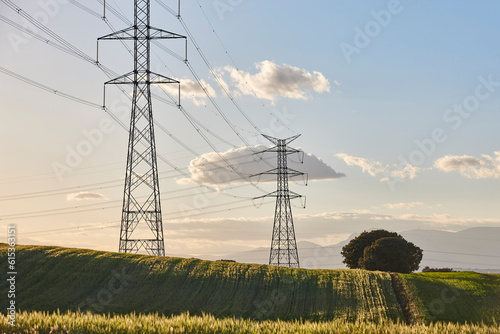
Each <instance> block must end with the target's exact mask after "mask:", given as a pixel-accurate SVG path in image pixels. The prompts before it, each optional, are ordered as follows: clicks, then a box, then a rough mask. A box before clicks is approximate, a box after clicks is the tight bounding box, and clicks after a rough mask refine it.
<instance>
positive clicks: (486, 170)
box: [434, 151, 500, 179]
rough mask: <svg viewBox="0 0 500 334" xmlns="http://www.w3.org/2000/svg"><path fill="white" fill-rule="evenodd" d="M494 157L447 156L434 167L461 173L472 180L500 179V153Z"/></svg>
mask: <svg viewBox="0 0 500 334" xmlns="http://www.w3.org/2000/svg"><path fill="white" fill-rule="evenodd" d="M493 154H494V156H490V155H487V154H482V155H481V158H477V157H473V156H470V155H462V156H458V155H446V156H444V157H442V158H439V159H437V160H436V161H435V162H434V167H435V168H437V169H439V170H441V171H444V172H459V173H460V174H461V175H462V176H465V177H467V178H470V179H487V178H499V177H500V151H497V152H493Z"/></svg>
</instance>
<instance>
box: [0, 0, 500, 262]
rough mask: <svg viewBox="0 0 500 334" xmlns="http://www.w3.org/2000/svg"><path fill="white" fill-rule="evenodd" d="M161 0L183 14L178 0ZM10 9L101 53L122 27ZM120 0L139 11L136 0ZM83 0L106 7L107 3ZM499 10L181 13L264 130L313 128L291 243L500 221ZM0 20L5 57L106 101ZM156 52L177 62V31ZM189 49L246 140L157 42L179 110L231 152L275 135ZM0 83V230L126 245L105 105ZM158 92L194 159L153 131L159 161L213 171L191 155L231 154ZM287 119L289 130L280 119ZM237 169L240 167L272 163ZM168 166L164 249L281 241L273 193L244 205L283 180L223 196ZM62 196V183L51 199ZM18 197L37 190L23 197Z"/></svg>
mask: <svg viewBox="0 0 500 334" xmlns="http://www.w3.org/2000/svg"><path fill="white" fill-rule="evenodd" d="M81 3H83V2H81ZM117 3H118V4H119V6H118V5H117ZM162 3H163V4H166V5H168V6H170V7H171V8H174V9H176V1H170V0H163V1H162ZM44 4H49V5H44ZM16 5H17V6H19V7H20V8H22V9H23V10H24V11H26V12H27V13H28V14H30V15H31V16H34V17H38V18H39V19H41V20H42V21H44V22H43V23H44V24H45V25H46V26H47V27H48V28H49V29H51V30H52V31H53V32H55V33H56V34H57V35H58V36H61V37H62V38H64V39H65V40H66V41H68V42H70V43H71V44H72V45H74V46H76V47H77V48H78V49H80V50H82V51H83V52H84V53H86V54H88V55H89V56H91V57H95V55H96V39H97V37H100V36H102V35H106V34H108V33H110V32H111V28H110V27H109V26H108V25H106V23H105V22H104V21H103V20H101V19H100V18H98V17H96V16H93V15H91V14H89V13H87V12H85V11H83V10H82V9H80V8H78V7H77V6H75V5H73V4H70V3H65V2H64V1H62V0H61V1H56V0H54V1H46V2H44V1H40V2H37V1H20V2H17V4H16ZM110 5H111V6H113V8H116V9H117V10H120V11H123V13H124V15H125V16H127V17H128V18H130V19H131V18H132V17H131V10H132V2H131V1H129V2H122V1H120V2H114V1H111V2H110ZM199 5H201V7H202V9H203V10H201V9H200V6H199ZM85 6H87V7H88V8H89V9H91V10H93V11H95V12H96V13H98V14H100V13H101V12H102V6H101V5H100V4H99V3H98V2H97V1H90V2H85ZM499 7H500V4H498V2H495V1H482V2H481V3H480V4H478V3H474V2H472V1H451V0H450V1H439V2H436V1H424V0H420V1H417V0H414V1H403V0H401V1H363V2H353V1H321V2H315V3H314V4H311V3H310V2H309V3H308V2H305V1H248V0H241V1H229V0H220V1H204V0H198V1H189V2H186V3H183V4H182V11H181V14H182V18H183V20H184V22H185V24H186V26H187V27H188V28H189V30H190V32H191V33H192V35H193V36H194V38H195V40H196V42H197V43H198V45H199V46H200V48H201V50H202V51H203V53H204V54H205V55H206V57H207V59H208V60H209V62H210V65H211V66H212V67H213V68H214V70H215V72H217V75H218V77H219V78H220V79H221V80H223V82H224V83H225V84H226V85H227V88H228V90H229V91H230V92H231V96H233V97H234V98H235V101H237V104H238V105H239V106H241V108H242V109H243V110H244V112H245V113H246V114H247V115H248V116H249V118H250V119H251V120H252V122H253V123H254V124H255V125H256V126H257V129H258V130H260V131H264V132H266V131H270V134H272V135H274V136H277V137H288V136H292V135H294V134H296V133H300V134H302V136H301V137H300V138H299V139H297V140H296V141H294V142H293V146H295V147H300V148H302V149H303V150H304V151H305V152H306V153H307V154H308V155H309V156H308V157H309V160H308V161H309V162H308V163H305V164H304V165H299V166H297V168H303V169H305V170H306V171H307V172H309V173H310V174H311V178H312V179H313V180H312V181H311V182H310V183H309V185H308V186H307V187H304V186H303V185H302V184H301V182H300V180H297V182H296V183H295V182H291V183H290V186H291V188H292V190H294V191H296V192H299V193H301V194H303V195H305V196H307V207H306V209H301V208H300V207H297V208H294V215H295V217H296V219H295V222H296V230H297V240H298V241H301V240H307V241H312V242H317V243H320V244H328V243H334V242H337V241H340V240H343V239H344V238H345V237H347V236H348V235H349V234H350V233H355V232H360V231H362V230H363V229H366V228H370V227H382V228H388V229H392V230H395V231H402V230H405V229H411V228H425V229H444V230H451V231H456V230H460V229H464V228H467V227H472V226H500V214H499V213H498V210H497V207H498V204H497V203H498V201H499V199H500V198H499V197H500V196H499V192H498V186H499V180H498V178H499V177H500V158H499V156H498V155H496V154H495V152H496V151H500V149H499V146H498V143H499V142H500V134H499V132H498V131H497V130H496V129H497V127H498V124H500V115H499V105H500V70H499V61H500V38H499V36H498V31H500V23H499V21H498V19H497V18H496V13H498V11H499V9H500V8H499ZM0 8H1V11H0V13H1V15H2V16H3V17H6V18H8V19H10V20H12V21H14V22H17V23H19V24H20V25H24V26H25V27H28V28H29V29H33V28H32V27H33V26H32V25H30V24H27V23H25V21H24V19H23V18H21V17H20V15H18V14H17V13H16V12H15V11H13V10H11V9H9V8H8V7H7V6H6V4H5V3H0ZM152 11H153V15H152V25H154V26H156V27H159V28H164V29H166V30H170V31H173V32H176V33H179V34H183V35H186V32H185V31H184V28H183V26H182V25H181V24H180V23H179V22H178V21H177V19H176V18H175V16H173V15H172V14H171V13H169V12H168V11H166V10H164V8H162V7H161V6H160V5H159V4H158V3H157V2H156V1H152ZM205 15H206V16H207V17H208V20H207V19H206V17H205ZM97 16H98V15H97ZM107 17H108V19H109V22H110V24H111V25H112V26H113V27H114V28H115V29H121V28H124V27H126V24H125V23H123V22H121V21H120V20H118V19H117V18H116V17H115V16H114V15H113V14H112V13H111V12H110V11H109V10H108V14H107ZM0 27H1V29H0V43H1V44H2V53H1V54H0V64H1V66H2V67H3V68H5V69H8V70H10V71H13V72H15V73H17V74H19V75H22V76H24V77H27V78H29V79H31V80H34V81H36V82H38V83H42V84H44V85H46V86H48V87H51V88H53V89H56V90H58V91H61V92H64V93H66V94H70V95H72V96H76V97H78V98H81V99H84V100H87V101H91V102H93V103H95V104H97V105H101V104H102V102H101V101H102V96H103V89H102V87H103V83H104V82H105V81H107V80H109V79H108V77H106V76H105V75H104V74H103V72H102V71H100V70H99V69H98V68H96V67H95V66H93V65H92V64H90V63H88V62H85V61H82V60H81V59H78V58H77V57H74V56H72V55H69V54H67V53H64V52H61V51H60V50H57V49H55V48H52V47H50V46H49V45H47V43H43V42H41V41H39V40H36V39H34V38H26V37H23V36H22V33H21V32H20V31H19V30H17V29H15V28H14V27H13V26H12V25H9V24H7V23H5V21H1V22H0ZM212 27H213V29H215V32H216V33H214V32H213V29H212ZM39 34H40V35H42V36H44V38H47V39H50V40H53V37H50V36H48V35H46V34H45V33H44V32H42V31H40V32H39ZM13 41H15V42H13ZM221 42H222V44H223V45H221ZM16 43H17V44H16ZM162 45H164V46H166V47H168V48H169V49H171V50H172V51H174V52H176V53H178V54H180V55H183V44H182V42H172V41H168V42H162ZM129 46H130V45H129ZM188 48H189V51H188V59H189V61H190V64H191V66H192V68H193V69H194V70H195V71H196V73H197V74H198V76H199V77H200V78H201V79H202V80H203V81H202V83H203V85H204V86H205V87H206V88H207V89H208V90H209V91H210V92H211V94H212V96H213V98H214V100H215V101H216V102H217V105H218V106H219V107H220V108H221V110H222V111H223V112H224V114H225V115H227V118H228V119H229V121H230V123H231V124H232V126H233V127H234V129H235V130H236V132H237V133H238V134H239V135H240V136H241V137H244V138H245V141H246V143H245V142H243V141H242V140H241V139H240V138H239V137H238V136H237V134H236V133H235V131H232V130H231V127H230V126H229V125H228V124H226V122H225V121H224V120H223V118H222V117H221V116H220V113H219V112H217V110H216V109H215V107H214V106H213V105H211V103H210V102H209V100H208V99H207V98H206V96H204V95H203V94H201V93H200V88H199V86H198V85H197V83H196V82H194V81H193V80H194V77H193V76H192V75H191V73H190V71H189V70H188V68H187V67H186V66H185V65H184V64H183V62H182V61H179V60H178V59H176V58H174V57H172V56H170V55H168V54H167V53H165V52H164V51H162V50H161V49H160V48H158V47H156V46H153V49H154V53H153V54H152V68H153V69H154V70H155V71H157V72H160V73H162V74H165V75H167V76H171V77H176V78H179V79H180V80H181V81H182V82H183V84H182V89H183V96H182V102H183V106H184V107H185V109H186V110H187V111H188V112H189V114H190V115H193V117H195V118H196V120H197V121H199V122H200V123H201V124H203V126H205V127H207V128H208V129H210V131H211V132H212V133H216V134H217V135H218V136H219V138H216V137H214V136H212V135H210V134H207V136H208V137H209V138H210V141H211V143H212V144H213V145H215V147H216V148H217V150H218V151H220V152H222V154H223V155H227V156H233V157H234V156H235V155H237V154H239V152H247V153H248V152H251V151H252V149H255V147H254V146H256V145H268V143H267V142H266V141H265V140H262V139H261V138H259V137H258V131H257V129H255V128H253V126H252V124H250V123H249V122H248V121H246V120H245V118H244V117H243V116H242V114H241V113H240V112H239V111H238V109H237V108H236V107H235V106H234V105H233V104H232V103H231V101H230V99H229V98H228V97H227V96H226V95H225V93H224V91H223V90H222V89H221V87H220V86H219V85H218V83H217V81H216V80H215V79H214V76H213V75H212V74H211V73H210V71H209V69H208V68H207V66H206V65H205V63H204V62H203V61H202V59H201V57H200V55H199V54H198V53H197V51H196V49H195V48H194V47H193V44H191V43H190V44H189V46H188ZM346 50H350V51H346ZM352 50H355V51H352ZM99 51H100V55H99V57H100V59H99V60H100V62H101V63H102V64H104V65H106V66H109V67H110V68H111V69H112V70H114V71H115V72H117V73H120V74H121V73H126V72H129V71H130V70H131V69H132V66H133V62H132V58H131V57H130V56H128V54H127V51H126V50H125V48H124V47H123V46H122V45H121V44H120V43H119V42H111V41H107V42H102V43H101V44H100V46H99ZM226 51H227V54H226ZM232 75H233V76H232ZM0 76H1V80H0V94H1V99H2V104H1V116H2V122H1V125H0V126H1V127H0V136H1V137H2V138H1V139H2V143H3V144H2V146H1V147H2V151H1V154H2V164H1V167H2V177H1V178H0V183H1V184H2V188H1V189H2V194H1V196H2V201H0V212H1V214H0V218H1V219H2V223H1V224H0V225H1V226H2V227H3V228H5V227H6V225H7V224H9V223H16V224H17V225H18V227H19V230H20V234H19V235H20V241H21V242H24V243H41V244H57V245H65V246H77V247H87V248H96V249H106V250H116V248H117V245H118V235H119V234H118V233H119V226H118V225H117V223H118V222H119V217H120V212H121V207H120V201H121V196H122V195H121V194H122V184H123V183H122V182H121V181H120V180H123V176H124V167H125V159H126V143H127V133H126V132H125V131H124V130H123V129H121V128H120V126H119V125H118V124H117V123H116V122H115V120H113V118H111V117H110V116H109V115H107V114H106V113H105V112H103V111H102V110H99V109H98V108H92V107H89V106H87V105H83V104H79V103H76V102H74V101H71V100H68V99H65V98H63V97H61V96H57V95H56V94H53V93H49V92H46V91H43V90H40V89H39V88H35V87H33V86H31V85H28V84H26V83H24V82H21V81H19V80H16V79H14V78H12V77H11V76H8V75H5V74H4V73H0ZM290 78H292V79H290ZM294 80H295V81H294ZM252 91H253V92H252ZM155 92H156V93H157V94H163V93H162V92H161V91H160V90H158V89H156V90H155ZM254 92H255V94H256V95H258V96H257V97H256V95H254V94H253V93H254ZM106 94H107V106H108V107H109V108H110V110H111V111H113V112H115V113H116V114H117V115H119V118H120V119H121V120H122V121H123V122H124V123H125V124H128V119H127V116H128V113H129V109H130V106H129V104H128V103H129V102H128V101H127V99H126V97H124V95H123V94H122V93H121V92H120V91H118V90H117V89H116V88H115V87H109V88H108V89H107V93H106ZM153 103H154V113H155V117H156V120H157V121H158V123H159V124H160V125H161V126H163V127H164V128H165V129H167V130H168V131H170V132H171V133H172V134H173V135H174V136H176V138H178V139H179V141H182V142H183V143H185V144H186V145H187V146H189V147H190V148H191V149H192V150H194V151H195V153H196V154H194V153H193V152H189V151H187V150H186V149H185V148H183V147H182V146H180V145H179V144H178V143H176V142H175V141H173V140H172V139H171V137H170V136H169V135H167V134H166V133H165V132H163V131H162V130H161V129H158V128H157V130H156V131H157V147H158V153H159V154H161V155H162V156H163V157H165V158H166V159H167V160H168V161H170V162H171V163H172V164H174V165H176V166H177V167H178V168H184V171H185V172H186V173H190V172H191V173H193V172H200V173H202V172H203V169H202V168H199V167H196V166H195V164H194V163H193V162H195V161H197V160H196V159H200V156H203V158H205V159H209V160H210V159H212V163H218V162H220V161H217V159H218V158H217V155H216V154H215V155H214V154H213V149H212V147H210V146H209V144H208V143H207V142H205V141H204V140H203V138H202V137H200V136H199V135H198V133H197V131H196V129H194V128H193V127H192V126H191V125H190V124H189V122H188V121H187V119H186V118H185V116H183V115H182V113H181V112H180V111H179V110H177V109H176V108H174V107H171V106H167V105H165V104H163V103H162V102H161V101H158V100H155V101H154V102H153ZM263 104H264V105H265V107H264V106H263ZM457 110H461V111H460V112H459V111H457ZM276 115H282V117H284V119H283V123H286V127H282V126H281V124H279V122H275V121H274V120H273V117H275V116H276ZM283 115H285V116H283ZM103 128H104V129H107V130H109V131H102V129H103ZM95 131H100V135H97V137H93V138H94V139H95V143H91V146H90V149H89V153H88V154H86V155H85V156H80V159H76V160H74V161H73V162H74V166H72V167H71V168H70V169H71V171H67V172H65V173H62V174H60V175H58V174H57V173H56V172H55V171H54V163H61V164H66V165H67V162H65V161H66V159H67V158H68V152H69V151H68V150H70V151H71V150H77V149H78V147H79V145H84V144H82V143H83V142H88V141H89V138H88V136H89V133H90V134H96V132H95ZM202 132H204V130H202ZM205 133H206V132H205ZM268 133H269V132H268ZM86 134H87V135H86ZM101 135H102V136H101ZM220 138H222V139H223V140H224V142H221V141H220ZM418 143H420V144H418ZM230 144H231V145H230ZM247 144H248V145H250V146H252V148H248V147H246V146H247ZM80 148H82V147H80ZM83 148H85V147H83ZM231 149H232V151H230V150H231ZM236 161H239V160H236ZM250 165H252V164H251V163H250ZM188 166H191V169H189V170H188V169H186V168H187V167H188ZM241 166H242V167H241V168H243V171H244V172H245V173H246V172H248V173H251V172H254V171H258V170H259V168H262V169H266V167H267V166H266V165H264V166H262V165H252V166H253V167H252V168H254V169H251V168H250V169H248V170H247V169H245V168H246V167H248V166H249V164H246V165H245V164H241ZM325 166H326V167H325ZM159 169H160V173H163V174H160V177H164V178H163V179H162V180H161V189H162V191H163V192H165V194H164V195H163V201H162V205H163V211H164V213H165V214H166V219H165V223H164V224H165V239H166V240H165V242H166V247H167V253H170V254H217V253H221V254H223V253H224V252H232V251H235V250H240V249H241V250H246V249H249V248H252V247H258V246H266V247H267V245H268V244H269V243H270V240H269V239H270V236H271V229H272V215H273V213H274V212H273V203H272V200H267V201H266V203H267V204H264V205H263V206H261V207H258V205H255V206H254V205H253V202H252V201H251V200H250V198H252V197H255V196H259V195H260V194H261V193H262V191H272V190H273V187H274V185H273V184H272V183H261V184H259V185H258V187H260V188H262V189H263V190H262V191H260V190H259V189H256V187H253V186H251V185H248V182H245V181H241V182H236V183H234V184H230V185H222V186H219V187H218V188H217V189H216V190H217V191H218V192H212V191H208V190H206V188H204V187H197V186H196V185H193V184H192V183H191V184H190V183H188V182H181V181H179V180H180V179H182V178H184V176H182V175H180V174H178V173H177V172H176V171H175V170H173V169H172V168H171V166H168V165H167V164H165V163H164V162H162V161H160V162H159ZM338 173H344V174H345V175H346V177H340V178H338V176H339V174H338ZM200 175H201V174H200ZM112 181H113V182H114V183H112ZM199 181H200V182H205V183H206V182H209V180H206V179H203V178H201V179H199ZM88 185H93V186H88ZM111 186H113V187H111ZM89 189H90V190H89ZM52 190H53V191H54V193H55V194H52V193H47V192H48V191H52ZM40 192H42V193H40ZM80 192H86V193H85V194H83V195H80V198H85V200H79V201H76V200H75V198H78V196H77V194H78V193H80ZM16 194H26V195H25V196H23V198H22V199H15V198H16V197H15V196H14V195H16ZM241 197H244V199H241ZM14 199H15V200H14ZM113 201H115V202H113ZM254 204H258V203H254ZM296 204H297V206H300V205H299V204H300V203H296ZM64 208H67V209H64ZM187 208H188V209H187ZM61 209H64V210H61ZM90 209H94V210H90ZM194 209H197V210H196V211H193V210H194ZM229 209H231V210H229ZM46 210H54V211H46ZM186 210H187V211H186ZM42 211H43V212H42ZM31 212H33V213H31ZM65 212H68V213H65ZM61 213H64V214H61ZM325 217H326V218H325ZM332 217H334V218H332ZM380 217H384V218H383V219H381V218H380ZM13 218H15V219H13ZM62 229H67V230H62ZM48 230H55V232H47V231H48ZM36 231H41V232H39V233H35V232H36ZM209 236H210V237H209ZM2 238H4V237H2Z"/></svg>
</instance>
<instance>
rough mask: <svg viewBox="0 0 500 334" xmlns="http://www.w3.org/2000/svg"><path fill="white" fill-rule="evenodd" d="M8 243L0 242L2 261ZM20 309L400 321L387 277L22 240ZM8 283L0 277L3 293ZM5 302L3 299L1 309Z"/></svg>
mask: <svg viewBox="0 0 500 334" xmlns="http://www.w3.org/2000/svg"><path fill="white" fill-rule="evenodd" d="M5 250H6V248H5V247H0V259H2V262H3V261H5V257H6V251H5ZM16 258H17V267H18V274H17V277H18V282H17V290H18V291H17V294H16V303H17V308H18V309H20V310H26V311H52V312H53V311H56V310H58V309H60V310H61V311H67V310H70V311H77V310H82V311H85V312H86V311H91V312H93V313H108V312H109V313H119V314H127V313H131V312H137V313H159V314H165V315H171V314H181V313H185V312H190V314H192V315H201V314H202V313H207V314H212V315H214V316H217V317H232V316H235V317H243V318H249V319H254V320H265V319H278V318H279V319H282V320H287V319H289V320H290V319H299V318H303V319H308V320H331V319H339V320H346V321H357V320H362V321H375V322H377V321H380V320H391V321H398V320H399V321H403V314H402V312H401V309H400V307H399V304H398V302H397V300H396V297H395V294H394V291H393V288H392V283H391V278H390V275H389V274H387V273H381V272H368V271H362V270H306V269H289V268H283V267H275V266H265V265H254V264H243V263H235V262H222V261H215V262H212V261H202V260H198V259H181V258H168V257H164V258H158V257H151V256H144V255H130V254H120V253H110V252H98V251H92V250H82V249H68V248H60V247H40V246H19V248H18V249H17V255H16ZM6 288H7V282H6V281H2V282H0V290H1V291H6ZM4 303H5V301H4V300H3V299H2V300H0V304H1V307H2V308H4V307H6V305H4Z"/></svg>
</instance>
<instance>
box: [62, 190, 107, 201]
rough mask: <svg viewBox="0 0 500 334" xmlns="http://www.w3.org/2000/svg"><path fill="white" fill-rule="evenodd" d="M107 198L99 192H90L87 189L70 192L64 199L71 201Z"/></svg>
mask: <svg viewBox="0 0 500 334" xmlns="http://www.w3.org/2000/svg"><path fill="white" fill-rule="evenodd" d="M107 199H108V198H107V197H106V196H104V195H103V194H100V193H91V192H88V191H81V192H79V193H71V194H68V195H67V196H66V200H67V201H69V202H71V201H101V200H103V201H105V200H107Z"/></svg>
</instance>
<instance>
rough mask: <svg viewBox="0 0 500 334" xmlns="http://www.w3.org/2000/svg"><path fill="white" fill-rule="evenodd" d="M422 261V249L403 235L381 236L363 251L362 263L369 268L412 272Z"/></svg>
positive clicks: (363, 266)
mask: <svg viewBox="0 0 500 334" xmlns="http://www.w3.org/2000/svg"><path fill="white" fill-rule="evenodd" d="M420 261H422V249H420V248H419V247H417V246H415V245H414V244H413V243H411V242H408V241H406V240H405V239H403V238H402V237H391V238H381V239H378V240H377V241H375V242H374V243H373V244H371V245H370V246H368V247H366V248H365V250H364V252H363V258H362V259H361V260H360V265H361V267H362V268H363V269H367V270H381V271H393V272H398V273H411V272H412V271H415V270H417V269H418V266H419V264H420Z"/></svg>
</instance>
